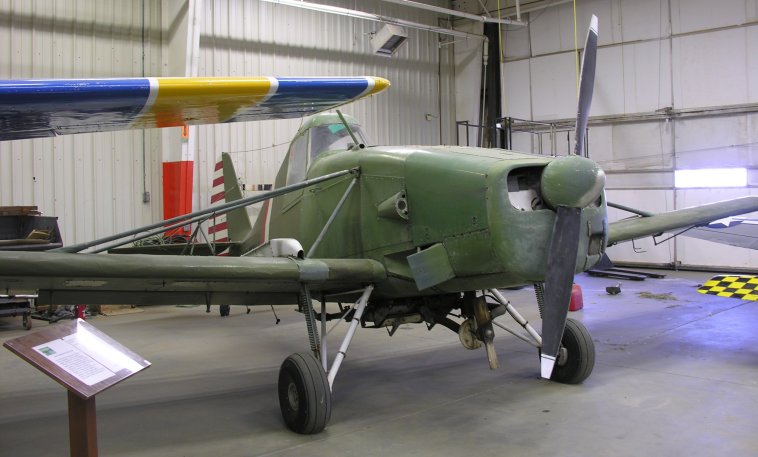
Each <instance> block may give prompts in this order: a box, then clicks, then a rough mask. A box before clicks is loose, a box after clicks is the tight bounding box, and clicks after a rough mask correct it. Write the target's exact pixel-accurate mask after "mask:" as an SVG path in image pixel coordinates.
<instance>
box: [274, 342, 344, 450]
mask: <svg viewBox="0 0 758 457" xmlns="http://www.w3.org/2000/svg"><path fill="white" fill-rule="evenodd" d="M279 408H280V409H281V411H282V418H283V419H284V423H285V424H287V427H288V428H289V429H290V430H292V431H293V432H297V433H302V434H304V435H311V434H314V433H319V432H320V431H322V430H324V427H326V424H327V423H328V422H329V418H330V417H331V415H332V391H331V389H330V388H329V380H328V379H327V378H326V373H324V370H323V369H322V368H321V364H319V362H318V360H316V358H315V357H313V356H312V355H311V354H307V353H299V352H298V353H295V354H292V355H291V356H289V357H287V358H286V359H285V360H284V362H283V363H282V367H281V368H280V369H279Z"/></svg>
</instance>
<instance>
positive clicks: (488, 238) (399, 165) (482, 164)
mask: <svg viewBox="0 0 758 457" xmlns="http://www.w3.org/2000/svg"><path fill="white" fill-rule="evenodd" d="M296 141H297V140H296ZM293 144H294V142H293ZM295 152H296V151H295V149H294V148H290V152H289V154H294V153H295ZM289 154H288V157H287V158H286V159H285V162H284V165H283V166H282V168H281V170H280V172H279V173H278V176H277V181H276V186H277V187H281V186H284V185H286V184H291V182H288V175H289V176H290V177H291V176H292V174H291V173H288V165H289V164H292V163H296V161H297V158H295V157H291V156H290V155H289ZM552 160H554V158H553V157H546V156H537V155H531V154H523V153H516V152H513V151H506V150H498V149H483V148H470V147H456V146H434V147H430V146H417V147H413V146H410V147H392V146H374V147H366V148H357V147H355V148H350V149H343V150H331V151H325V152H321V153H319V154H318V155H317V156H316V157H314V158H313V160H312V162H311V163H310V164H309V166H308V168H307V173H306V178H313V177H317V176H322V175H325V174H328V173H332V172H335V171H340V170H345V169H351V168H356V167H357V168H359V169H360V175H359V178H358V180H357V183H356V185H355V187H354V189H353V190H352V192H351V194H350V195H349V196H348V198H347V200H346V202H345V205H344V207H343V208H342V209H341V210H340V212H339V214H338V215H337V216H336V219H335V220H334V222H333V224H332V225H331V226H330V228H329V229H328V231H327V232H326V234H325V236H324V237H323V239H322V241H321V242H320V244H319V245H318V247H317V248H316V250H315V251H314V252H313V253H311V255H312V256H313V257H319V258H370V259H375V260H377V261H379V262H381V263H382V264H383V265H384V266H385V268H386V270H387V273H388V280H387V281H386V282H385V283H383V284H380V285H377V290H376V293H377V294H379V295H382V296H385V297H405V296H414V295H419V293H420V292H421V293H422V294H430V295H431V294H442V293H452V292H462V291H467V290H481V289H489V288H494V287H506V286H512V285H519V284H526V283H534V282H542V281H544V279H545V278H544V275H545V271H546V263H547V251H548V246H549V245H550V241H551V237H552V231H553V225H554V220H555V212H554V211H553V209H551V208H549V207H548V206H547V205H546V204H545V202H543V201H542V199H541V195H540V180H541V177H542V171H543V169H544V168H545V166H546V165H547V164H549V163H550V162H551V161H552ZM352 179H353V177H352V176H345V177H343V178H339V179H336V180H334V181H330V182H327V183H323V184H320V185H317V186H314V187H310V188H307V189H304V190H301V191H296V192H293V193H290V194H287V195H284V196H282V197H278V198H275V199H274V200H273V201H272V202H271V204H270V207H266V208H264V214H263V216H262V217H263V218H265V219H266V221H265V223H263V221H261V220H259V221H258V224H256V230H257V231H258V232H259V233H258V234H257V235H256V237H262V236H264V232H265V233H266V234H267V235H268V238H269V239H272V238H295V239H297V240H298V241H300V243H301V244H302V246H303V248H304V249H305V251H306V252H308V251H309V250H310V248H311V246H312V245H313V243H314V241H315V240H316V238H317V237H318V235H319V233H320V231H321V229H322V227H323V226H324V224H325V223H326V221H327V220H328V219H329V217H330V216H331V214H332V212H333V211H334V209H335V207H336V206H337V203H338V201H339V200H340V198H341V197H342V196H343V194H344V193H345V190H346V189H347V187H348V185H349V182H350V181H351V180H352ZM567 179H570V178H567ZM606 238H607V218H606V205H605V199H604V195H603V193H602V192H601V193H600V196H599V198H597V200H596V201H593V202H592V203H590V204H589V205H587V206H585V207H584V208H583V209H582V224H581V237H580V245H579V254H578V255H577V259H576V271H577V272H579V271H584V270H586V269H588V268H590V267H591V266H592V265H594V264H595V263H596V262H597V261H598V260H599V259H600V256H601V254H602V252H603V251H604V249H605V245H606Z"/></svg>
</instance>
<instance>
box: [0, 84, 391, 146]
mask: <svg viewBox="0 0 758 457" xmlns="http://www.w3.org/2000/svg"><path fill="white" fill-rule="evenodd" d="M387 87H389V81H387V80H386V79H383V78H377V77H372V76H367V77H356V78H274V77H255V78H125V79H115V78H114V79H36V80H33V79H29V80H0V141H3V140H16V139H22V138H40V137H50V136H56V135H66V134H72V133H86V132H101V131H110V130H123V129H142V128H153V127H176V126H185V125H196V124H214V123H221V122H239V121H256V120H262V119H284V118H292V117H301V116H306V115H310V114H314V113H317V112H319V111H324V110H327V109H330V108H334V107H336V106H340V105H343V104H345V103H349V102H352V101H354V100H357V99H359V98H361V97H365V96H368V95H372V94H375V93H377V92H380V91H382V90H384V89H385V88H387Z"/></svg>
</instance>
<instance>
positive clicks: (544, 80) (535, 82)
mask: <svg viewBox="0 0 758 457" xmlns="http://www.w3.org/2000/svg"><path fill="white" fill-rule="evenodd" d="M575 61H576V60H575V58H574V54H573V53H562V54H554V55H551V56H543V57H535V58H533V59H531V66H532V67H531V76H532V81H531V94H532V115H533V116H534V120H535V121H540V120H546V119H561V118H571V117H575V116H576V77H575V76H574V75H575V64H574V62H575ZM525 83H527V84H528V81H526V82H525ZM525 90H528V86H527V87H526V88H525Z"/></svg>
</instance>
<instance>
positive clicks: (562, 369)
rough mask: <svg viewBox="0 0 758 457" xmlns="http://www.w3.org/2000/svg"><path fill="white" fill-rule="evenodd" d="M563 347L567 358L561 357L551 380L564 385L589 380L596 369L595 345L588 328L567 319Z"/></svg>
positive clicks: (562, 340)
mask: <svg viewBox="0 0 758 457" xmlns="http://www.w3.org/2000/svg"><path fill="white" fill-rule="evenodd" d="M561 347H562V349H561V352H563V350H564V349H565V352H566V357H565V358H562V357H560V356H559V358H558V361H557V363H556V364H555V368H553V375H552V376H551V377H550V379H552V380H553V381H556V382H560V383H563V384H579V383H581V382H582V381H584V380H585V379H587V378H588V377H589V375H590V374H591V373H592V369H593V368H594V367H595V343H594V342H593V341H592V337H591V336H590V332H589V331H588V330H587V327H585V326H584V324H582V323H581V322H579V321H577V320H574V319H570V318H569V319H566V329H565V330H564V331H563V338H561Z"/></svg>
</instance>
